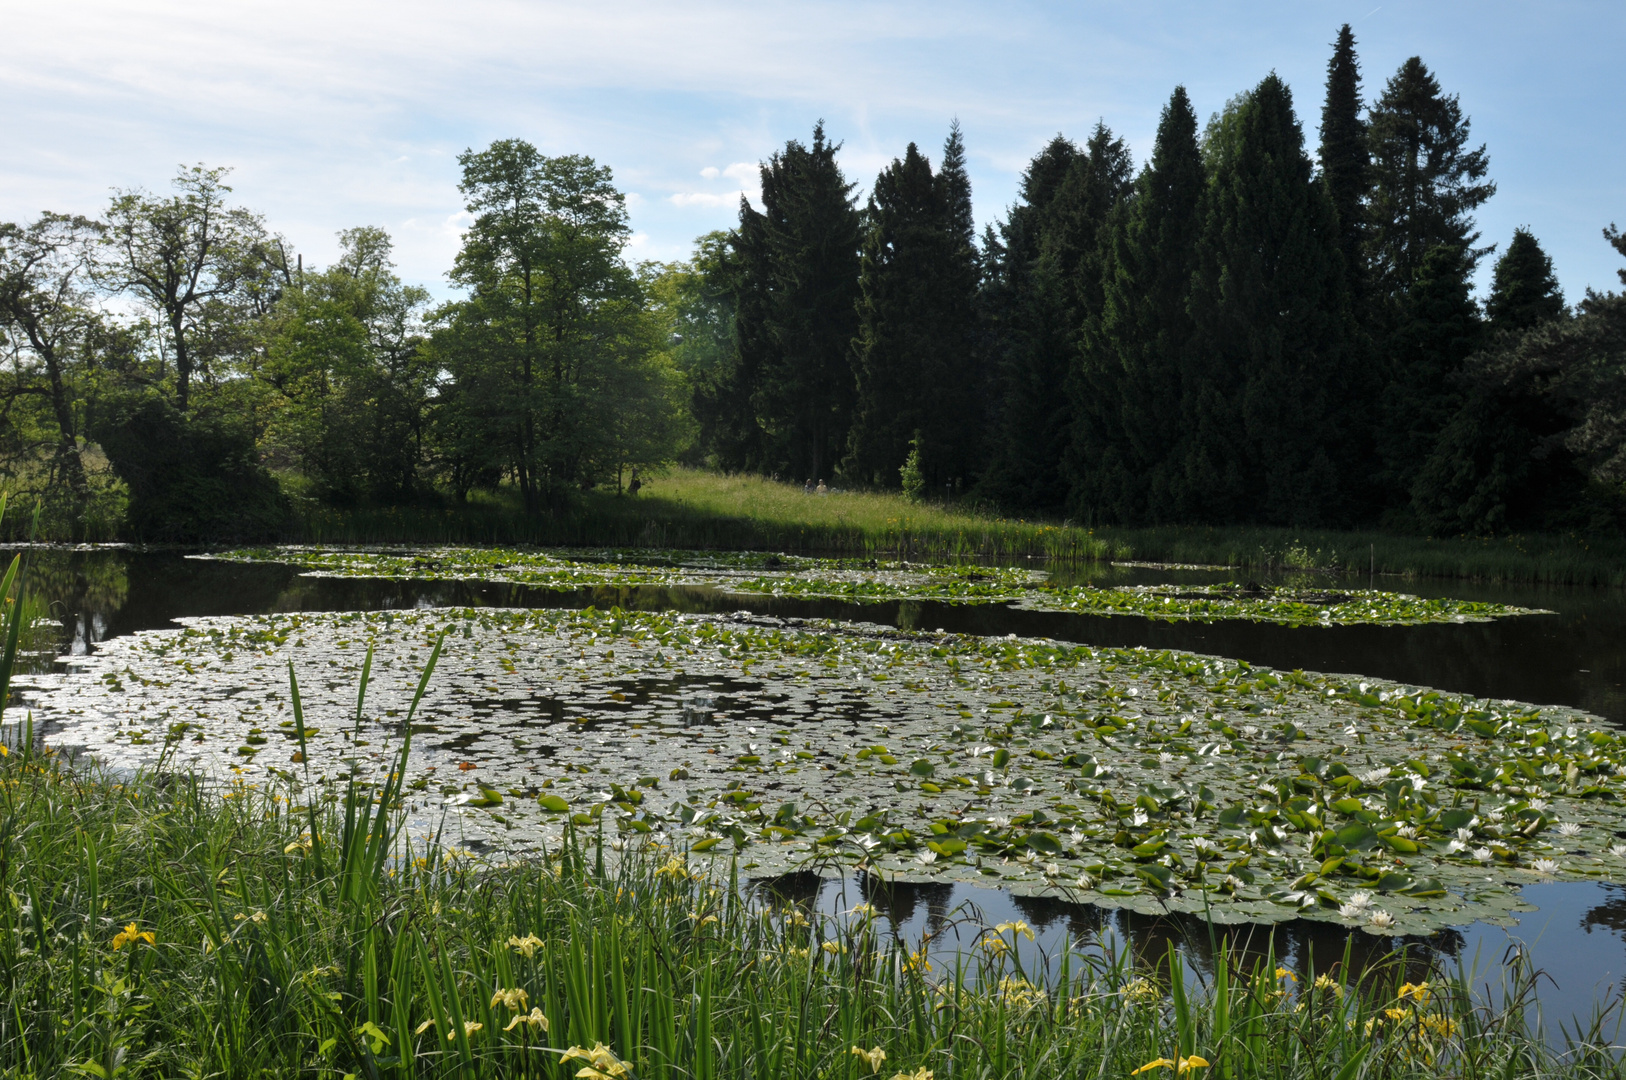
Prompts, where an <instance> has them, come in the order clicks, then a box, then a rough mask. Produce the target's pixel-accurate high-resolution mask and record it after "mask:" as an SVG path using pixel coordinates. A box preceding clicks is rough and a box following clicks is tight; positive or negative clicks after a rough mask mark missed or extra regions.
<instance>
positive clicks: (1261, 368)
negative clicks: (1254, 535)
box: [1183, 74, 1351, 525]
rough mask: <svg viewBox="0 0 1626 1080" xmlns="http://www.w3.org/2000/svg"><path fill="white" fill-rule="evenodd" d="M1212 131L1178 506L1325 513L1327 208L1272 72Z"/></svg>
mask: <svg viewBox="0 0 1626 1080" xmlns="http://www.w3.org/2000/svg"><path fill="white" fill-rule="evenodd" d="M1215 140H1218V143H1217V144H1215ZM1210 142H1211V145H1210V147H1209V150H1210V157H1211V159H1212V161H1213V162H1214V168H1215V172H1214V175H1213V178H1212V180H1211V181H1210V184H1209V187H1208V191H1207V196H1206V198H1205V207H1204V221H1203V231H1202V235H1201V238H1200V240H1199V242H1198V248H1197V270H1196V272H1195V274H1194V275H1193V278H1192V292H1191V313H1192V318H1193V320H1194V323H1195V327H1196V333H1195V335H1194V344H1193V349H1192V356H1193V358H1194V362H1193V365H1192V367H1191V368H1190V379H1189V381H1188V384H1187V386H1188V391H1187V394H1186V395H1185V409H1186V423H1187V425H1188V428H1189V430H1190V435H1189V438H1190V443H1189V445H1188V447H1187V450H1186V475H1185V477H1184V478H1183V480H1184V483H1185V484H1186V485H1188V490H1189V492H1190V493H1191V501H1190V504H1189V506H1190V509H1191V512H1192V514H1193V516H1194V517H1198V518H1201V519H1206V520H1209V521H1216V522H1226V521H1245V520H1253V521H1265V522H1271V523H1276V524H1289V525H1310V524H1316V523H1324V522H1331V521H1336V520H1338V519H1339V518H1340V517H1342V516H1344V514H1345V512H1346V509H1347V508H1346V506H1345V505H1344V498H1343V495H1344V493H1343V491H1341V489H1340V481H1341V479H1342V478H1343V476H1344V467H1343V464H1342V462H1341V460H1340V459H1341V458H1343V457H1344V456H1345V455H1347V453H1348V449H1347V436H1346V434H1345V433H1344V431H1343V427H1344V425H1343V424H1342V423H1340V419H1341V417H1340V415H1339V413H1338V409H1339V408H1340V407H1341V406H1342V404H1343V401H1342V395H1343V388H1344V386H1345V385H1346V384H1347V383H1348V381H1349V371H1348V367H1349V362H1350V361H1349V358H1350V348H1349V340H1350V335H1351V327H1350V319H1349V302H1348V300H1349V298H1348V290H1347V286H1346V283H1345V279H1344V275H1343V260H1342V257H1341V256H1340V254H1339V251H1338V242H1339V234H1338V217H1337V212H1336V210H1335V209H1334V208H1333V205H1332V200H1331V199H1330V197H1329V196H1328V194H1327V190H1326V188H1325V186H1324V185H1322V184H1320V183H1319V182H1317V180H1316V179H1315V177H1314V176H1313V173H1312V169H1311V164H1310V160H1309V158H1308V157H1306V156H1305V153H1304V136H1303V132H1302V131H1301V130H1300V128H1299V124H1298V121H1297V119H1296V118H1295V117H1294V115H1293V107H1292V97H1291V94H1290V92H1289V91H1288V88H1287V86H1286V85H1285V84H1284V83H1283V82H1282V81H1281V79H1280V78H1278V77H1277V76H1276V75H1274V74H1272V75H1270V76H1267V77H1266V78H1265V80H1264V81H1263V82H1261V83H1260V84H1259V86H1258V87H1257V88H1256V89H1255V90H1254V91H1253V92H1252V93H1250V94H1249V95H1247V96H1246V97H1245V98H1244V99H1242V100H1241V101H1240V102H1237V103H1235V105H1234V106H1233V108H1232V110H1231V115H1230V116H1229V117H1227V118H1221V120H1220V122H1219V123H1218V124H1216V125H1215V127H1214V128H1213V129H1211V133H1210Z"/></svg>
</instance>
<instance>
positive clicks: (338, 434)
mask: <svg viewBox="0 0 1626 1080" xmlns="http://www.w3.org/2000/svg"><path fill="white" fill-rule="evenodd" d="M459 160H460V164H461V166H462V170H463V179H462V185H461V190H462V193H463V195H464V197H465V199H466V204H467V208H468V210H469V212H470V214H471V215H472V216H473V223H472V225H471V226H470V227H469V228H468V230H467V232H466V233H465V234H464V237H463V243H462V247H461V250H460V251H459V253H458V256H457V259H456V262H455V264H454V265H453V267H452V270H451V272H450V275H449V276H450V278H451V280H452V282H453V283H454V284H455V285H457V286H459V287H460V295H459V297H458V298H457V299H454V300H452V301H450V302H447V303H443V304H440V305H434V304H432V303H431V299H430V296H429V294H428V292H427V291H425V290H424V289H421V288H418V287H415V286H411V285H407V284H405V283H403V282H402V280H401V279H400V277H399V276H398V275H397V274H396V272H395V270H394V267H393V265H392V263H391V241H390V238H389V236H388V235H387V234H386V233H385V232H384V231H383V230H382V229H378V228H373V227H362V228H354V229H347V230H345V231H343V232H341V233H340V235H339V241H340V248H341V255H340V257H339V258H338V260H337V261H335V262H334V263H333V264H332V265H331V266H328V267H327V268H325V269H317V268H315V267H311V268H306V267H305V265H304V260H303V258H302V257H301V256H299V255H297V254H295V253H294V252H293V251H292V249H291V247H290V245H289V244H288V242H287V241H286V240H285V239H284V238H283V237H281V236H279V235H277V234H276V233H274V232H272V231H271V230H270V229H268V228H267V226H266V224H265V222H264V220H263V219H262V218H261V217H260V216H259V215H257V214H255V213H252V212H250V211H248V210H246V209H244V208H242V207H237V206H234V205H232V203H231V202H230V198H229V196H230V191H231V189H230V188H229V187H228V186H227V184H226V183H225V179H226V173H225V170H223V169H211V168H205V167H203V166H198V167H195V168H190V169H184V170H182V171H181V173H180V174H179V175H178V176H177V177H176V179H175V181H174V184H173V188H172V191H171V192H169V193H167V194H153V193H151V192H148V191H145V190H134V191H125V192H119V193H118V194H116V195H115V197H114V198H113V199H112V201H111V203H110V205H109V207H108V209H107V212H106V213H105V214H104V215H103V216H102V217H100V218H96V219H92V218H86V217H74V216H67V215H61V214H44V215H41V216H40V217H39V218H38V219H36V220H35V221H33V222H30V223H27V224H24V225H14V224H0V330H3V333H4V340H3V344H4V348H5V351H6V354H5V359H6V361H7V363H6V371H5V374H4V381H3V383H0V410H3V411H0V470H3V472H4V478H5V480H6V482H7V485H8V487H9V489H10V490H11V492H12V493H13V495H14V496H16V495H18V494H23V495H26V496H31V497H32V498H33V499H34V500H35V501H36V502H37V504H38V505H39V506H40V508H41V511H42V513H43V515H44V516H45V518H46V519H47V523H48V525H49V524H53V523H54V525H55V526H56V528H57V532H58V533H61V534H65V535H71V536H75V537H81V536H85V535H98V536H106V535H109V534H111V533H113V532H115V531H116V532H118V533H120V534H121V535H127V536H131V537H135V538H140V539H147V540H196V539H222V538H246V537H257V536H270V535H275V534H276V533H277V531H278V530H279V529H280V528H281V527H282V526H283V525H284V523H285V522H286V520H287V519H288V517H289V514H290V511H291V509H292V507H291V501H292V500H294V499H298V498H305V499H310V500H314V501H317V502H320V503H328V504H333V505H339V506H355V505H367V504H372V505H400V504H405V503H413V502H421V501H425V500H431V501H435V500H444V499H446V498H451V499H456V500H460V501H461V500H464V499H467V498H468V497H469V495H470V493H471V492H477V491H489V490H496V489H499V488H501V489H505V490H506V489H512V490H513V491H515V492H517V493H518V499H519V501H520V503H521V505H522V507H523V510H524V511H525V512H527V513H542V512H546V511H548V510H549V509H550V508H557V507H558V506H560V505H562V504H563V503H564V502H565V501H567V500H568V499H569V498H571V496H572V495H573V493H575V492H579V491H580V490H582V489H583V488H588V487H592V486H594V485H598V484H604V483H614V484H619V483H620V482H621V480H622V479H623V478H624V477H625V476H626V474H627V471H628V470H629V469H632V468H636V467H637V466H639V465H650V464H655V463H659V462H665V461H671V460H672V459H673V458H674V457H675V455H676V454H677V453H678V452H679V451H680V450H681V448H682V447H683V446H684V445H686V443H687V442H688V436H687V431H688V418H687V417H688V414H687V409H686V405H685V402H684V394H685V388H684V382H683V378H682V375H681V373H680V372H678V371H677V369H676V367H675V366H674V364H673V361H672V355H671V342H672V340H673V332H672V329H671V327H670V326H669V325H668V323H669V316H668V314H667V313H666V311H665V309H664V308H663V307H662V306H661V305H660V304H658V303H654V302H652V300H651V296H652V295H653V293H654V292H655V291H656V290H655V288H654V277H655V276H656V274H657V272H658V271H657V270H656V269H653V268H650V267H647V266H646V267H636V266H633V265H631V264H629V263H628V261H627V260H626V259H625V258H624V254H625V248H626V245H627V241H628V237H629V235H630V233H629V229H628V226H627V214H626V206H625V199H624V197H623V195H622V193H621V192H620V191H618V190H617V189H616V187H615V185H614V183H613V181H612V177H611V175H610V170H609V169H608V168H605V167H604V166H601V165H597V164H595V163H594V162H593V161H592V160H591V159H589V158H586V157H581V156H573V155H566V156H560V157H547V156H545V155H542V154H540V153H539V152H538V151H537V150H536V148H535V147H533V146H531V145H530V144H528V143H525V142H523V141H519V140H506V141H500V142H497V143H494V144H492V145H491V146H490V147H489V148H488V149H486V150H483V151H479V152H475V151H469V152H467V153H465V154H463V155H462V157H461V158H460V159H459Z"/></svg>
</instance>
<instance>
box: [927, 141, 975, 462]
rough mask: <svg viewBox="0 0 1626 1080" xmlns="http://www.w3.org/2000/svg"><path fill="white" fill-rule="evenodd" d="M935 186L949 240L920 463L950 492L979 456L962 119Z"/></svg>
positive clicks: (971, 231) (971, 236)
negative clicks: (927, 417) (961, 132)
mask: <svg viewBox="0 0 1626 1080" xmlns="http://www.w3.org/2000/svg"><path fill="white" fill-rule="evenodd" d="M937 191H938V200H939V202H940V203H941V205H942V207H943V212H944V214H945V223H944V234H945V237H946V240H947V244H946V251H945V252H944V255H943V259H942V262H941V263H940V264H939V265H938V267H937V268H936V275H935V276H936V284H935V286H934V288H935V291H936V294H937V302H938V312H937V328H936V333H935V335H934V336H935V338H936V346H935V347H934V349H933V352H932V355H931V357H930V361H929V363H928V364H927V369H926V383H925V387H924V389H925V391H926V392H927V395H928V401H929V405H928V411H929V412H930V414H931V417H932V421H931V423H929V424H928V425H927V426H926V429H925V430H924V431H923V432H922V438H923V444H922V446H921V459H922V464H921V468H922V471H923V474H924V477H925V480H926V483H927V484H928V485H933V486H941V487H943V488H945V489H946V488H948V487H950V486H951V485H952V486H956V487H959V488H963V487H964V486H965V485H967V484H969V483H970V482H971V481H972V480H973V479H974V478H975V476H976V472H977V469H978V467H979V464H980V461H981V452H980V450H981V447H980V436H981V428H982V417H981V389H982V388H981V386H980V370H979V369H980V368H981V366H982V365H981V359H982V358H981V355H980V353H981V339H980V335H979V333H978V290H979V288H980V286H981V281H982V270H981V266H980V260H979V258H978V253H977V236H976V223H975V221H974V220H973V218H972V213H971V177H970V175H969V173H968V172H967V171H966V162H965V139H964V138H963V137H962V135H961V134H960V122H959V121H958V120H956V121H954V122H953V123H952V124H951V125H950V126H949V134H948V138H947V139H946V140H945V141H944V143H943V163H942V166H941V168H939V169H938V171H937Z"/></svg>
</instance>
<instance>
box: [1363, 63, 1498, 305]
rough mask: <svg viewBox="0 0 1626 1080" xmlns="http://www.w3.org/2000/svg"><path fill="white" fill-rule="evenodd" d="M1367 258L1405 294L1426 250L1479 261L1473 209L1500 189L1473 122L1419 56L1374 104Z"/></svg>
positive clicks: (1390, 292) (1397, 293)
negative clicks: (1476, 142) (1474, 139)
mask: <svg viewBox="0 0 1626 1080" xmlns="http://www.w3.org/2000/svg"><path fill="white" fill-rule="evenodd" d="M1369 124H1370V129H1369V132H1370V133H1369V139H1370V146H1371V153H1372V183H1373V190H1372V207H1371V218H1370V221H1371V232H1370V233H1369V234H1368V255H1367V257H1368V259H1369V260H1370V264H1371V267H1372V271H1373V274H1374V276H1375V278H1376V282H1375V284H1376V285H1377V287H1378V289H1379V290H1380V293H1381V295H1382V296H1383V297H1384V298H1386V299H1387V300H1389V301H1390V302H1396V301H1398V300H1400V299H1401V298H1403V297H1404V296H1405V295H1406V294H1407V293H1408V292H1409V291H1410V289H1411V287H1412V283H1413V281H1415V280H1416V279H1417V277H1418V275H1419V274H1420V273H1421V271H1422V267H1423V262H1424V260H1425V259H1426V258H1427V257H1428V254H1429V252H1431V251H1432V250H1434V248H1436V247H1438V246H1439V245H1442V244H1445V245H1450V246H1453V247H1456V248H1459V249H1461V250H1462V251H1463V253H1464V256H1463V257H1464V258H1466V259H1467V260H1468V266H1469V269H1470V271H1471V270H1472V269H1473V265H1474V263H1476V262H1477V261H1478V258H1479V255H1480V254H1482V253H1481V252H1479V251H1476V250H1474V249H1473V243H1474V241H1475V240H1477V239H1478V238H1479V234H1478V233H1477V232H1474V219H1473V212H1474V210H1475V209H1477V208H1478V207H1479V206H1480V205H1481V204H1483V203H1484V202H1485V200H1486V199H1489V198H1490V197H1491V196H1492V195H1494V194H1495V193H1496V185H1495V184H1494V183H1492V182H1490V181H1486V180H1485V179H1484V177H1485V174H1486V172H1487V171H1488V170H1489V168H1490V159H1489V157H1488V155H1487V154H1486V152H1485V147H1484V146H1480V147H1479V148H1477V149H1470V147H1469V143H1468V138H1469V126H1470V125H1469V121H1468V118H1467V116H1465V115H1464V114H1463V112H1462V105H1461V103H1460V102H1459V101H1458V99H1457V96H1456V95H1455V94H1449V95H1448V94H1446V93H1445V92H1444V91H1443V90H1441V88H1440V84H1439V80H1437V79H1435V78H1434V75H1433V73H1432V72H1430V71H1429V70H1428V67H1427V65H1425V64H1424V63H1423V61H1422V59H1421V58H1420V57H1416V56H1414V57H1412V58H1411V59H1409V60H1407V61H1406V62H1405V63H1404V64H1402V65H1401V66H1400V70H1399V71H1397V72H1395V74H1394V76H1393V77H1391V78H1390V79H1389V81H1388V83H1386V84H1385V86H1384V88H1383V94H1382V96H1380V97H1379V98H1378V100H1377V101H1375V102H1373V103H1372V110H1371V116H1370V120H1369Z"/></svg>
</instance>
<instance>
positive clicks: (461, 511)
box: [290, 469, 1127, 560]
mask: <svg viewBox="0 0 1626 1080" xmlns="http://www.w3.org/2000/svg"><path fill="white" fill-rule="evenodd" d="M290 539H294V540H297V541H302V542H308V543H330V544H331V543H425V542H428V543H472V544H547V545H558V546H572V547H577V546H580V547H669V548H709V549H722V550H745V549H766V550H770V551H784V552H789V553H792V554H807V553H821V554H835V555H845V556H854V557H859V556H861V557H865V558H868V557H871V556H875V555H891V556H903V557H906V558H919V559H926V558H934V559H935V558H956V557H985V558H1016V557H1021V556H1027V555H1034V556H1045V557H1052V558H1059V559H1070V560H1089V559H1103V558H1113V557H1115V556H1116V555H1118V554H1127V553H1120V552H1115V551H1114V550H1113V549H1112V548H1110V547H1109V546H1108V545H1107V544H1105V543H1104V542H1102V541H1101V540H1099V539H1097V538H1096V537H1095V536H1093V535H1092V534H1091V533H1090V532H1089V530H1086V529H1075V528H1066V527H1062V526H1059V525H1053V524H1047V523H1044V522H1026V521H1013V520H1006V519H1002V518H995V517H989V516H985V515H982V514H978V513H975V512H972V511H970V510H966V509H960V508H956V507H945V506H938V505H933V504H914V503H910V502H907V501H906V500H904V499H903V498H902V497H901V496H897V495H884V494H873V493H862V492H842V493H839V494H828V495H810V494H806V493H804V492H803V490H802V488H801V486H800V485H792V484H780V483H775V482H773V481H771V480H767V479H765V478H763V477H758V476H722V475H719V474H716V473H709V472H702V471H700V470H695V469H673V470H671V471H669V472H667V473H664V474H661V475H659V476H656V477H653V478H651V479H650V480H649V481H648V482H647V483H646V484H645V486H644V489H643V490H642V491H641V492H640V493H639V494H638V495H637V496H636V497H633V496H625V495H615V494H614V493H611V492H603V491H590V492H587V493H585V494H584V495H583V496H582V498H581V500H580V502H579V503H578V504H577V505H576V506H574V507H572V508H571V509H569V510H566V511H562V512H560V513H556V514H549V515H539V516H537V517H529V518H528V517H526V516H525V515H523V514H522V513H520V512H519V510H518V508H517V507H516V506H515V505H513V504H512V503H511V502H508V501H504V500H501V499H493V498H490V497H486V498H485V499H482V500H479V501H471V502H470V503H469V505H467V506H462V507H449V506H448V507H434V508H426V507H412V508H399V509H383V510H335V509H331V508H325V507H319V506H310V507H308V508H306V509H305V510H303V511H302V513H301V516H300V519H299V521H298V522H297V525H296V527H295V528H294V530H293V532H292V533H291V535H290Z"/></svg>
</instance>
